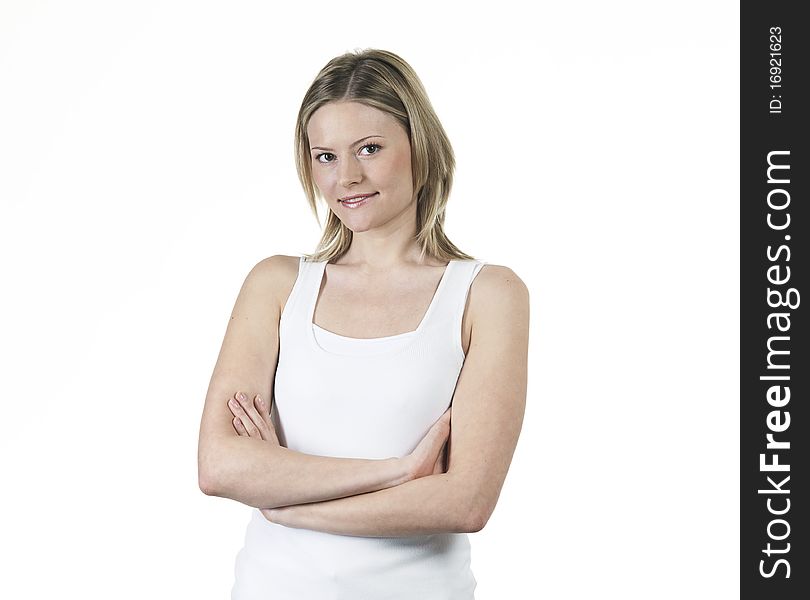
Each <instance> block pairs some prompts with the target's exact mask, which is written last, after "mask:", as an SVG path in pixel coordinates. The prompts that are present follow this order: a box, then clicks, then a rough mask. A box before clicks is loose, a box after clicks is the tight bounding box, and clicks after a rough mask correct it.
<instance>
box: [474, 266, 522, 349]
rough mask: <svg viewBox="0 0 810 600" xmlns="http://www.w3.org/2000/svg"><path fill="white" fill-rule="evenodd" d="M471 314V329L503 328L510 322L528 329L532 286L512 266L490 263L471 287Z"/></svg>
mask: <svg viewBox="0 0 810 600" xmlns="http://www.w3.org/2000/svg"><path fill="white" fill-rule="evenodd" d="M469 296H470V298H469V302H470V305H469V315H470V322H471V329H472V331H473V332H475V331H478V332H479V333H480V332H482V331H484V330H485V329H493V330H497V329H500V330H503V327H504V326H505V325H507V323H508V324H509V326H510V327H513V328H517V329H524V330H525V329H528V325H529V289H528V288H527V287H526V284H525V283H524V282H523V280H522V279H521V278H520V277H519V276H518V275H517V273H515V272H514V271H513V270H512V269H510V268H509V267H506V266H503V265H493V264H486V265H484V266H483V267H481V271H480V272H479V273H478V275H477V276H476V277H475V279H474V280H473V282H472V285H471V286H470V294H469Z"/></svg>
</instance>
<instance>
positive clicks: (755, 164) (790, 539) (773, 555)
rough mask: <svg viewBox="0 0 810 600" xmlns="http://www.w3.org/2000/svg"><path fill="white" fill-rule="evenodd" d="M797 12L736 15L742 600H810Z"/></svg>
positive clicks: (804, 72) (769, 6)
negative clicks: (738, 46)
mask: <svg viewBox="0 0 810 600" xmlns="http://www.w3.org/2000/svg"><path fill="white" fill-rule="evenodd" d="M799 6H800V4H799V3H798V2H795V3H787V2H770V3H769V2H757V3H753V2H751V3H745V2H743V3H742V5H741V14H740V16H741V35H740V44H741V55H740V58H741V60H740V152H741V156H740V167H741V170H740V184H741V188H740V196H741V198H740V200H741V207H740V228H741V230H740V234H741V237H740V242H741V243H740V246H741V247H740V353H741V355H740V457H741V458H740V584H741V585H740V590H741V598H742V599H743V600H746V599H748V598H750V599H752V600H753V599H757V600H759V599H768V600H792V599H797V600H798V599H799V598H801V599H803V600H804V599H805V598H810V585H809V584H808V571H810V553H808V545H809V544H810V536H808V533H807V513H808V512H810V503H808V501H807V495H806V491H805V490H806V489H807V487H808V486H807V482H808V469H807V465H808V460H810V459H808V456H810V450H809V449H808V446H809V445H810V428H809V427H808V410H807V405H808V403H810V394H808V385H807V381H808V378H809V377H810V362H808V360H807V340H808V327H807V318H806V315H805V313H806V312H807V311H806V309H804V307H803V306H802V302H801V294H802V292H804V291H806V290H807V287H806V286H805V285H804V284H805V282H806V279H807V273H808V271H809V270H810V268H808V263H807V232H808V217H807V204H808V203H810V195H808V192H810V187H808V184H807V182H808V180H809V179H810V170H809V169H808V162H807V145H808V143H810V142H808V128H807V119H806V118H805V114H804V113H805V112H806V111H808V110H810V101H808V94H807V82H806V81H805V80H806V79H807V76H808V73H810V70H808V67H810V65H809V64H808V44H807V41H806V40H808V39H810V32H808V29H810V23H808V22H806V21H802V20H801V19H800V18H799V14H798V7H799ZM805 8H806V7H805ZM768 436H770V438H769V437H768ZM769 439H770V440H772V442H773V443H772V444H771V447H770V448H769V447H768V444H769Z"/></svg>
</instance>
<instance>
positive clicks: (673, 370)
mask: <svg viewBox="0 0 810 600" xmlns="http://www.w3.org/2000/svg"><path fill="white" fill-rule="evenodd" d="M366 47H378V48H384V49H388V50H391V51H393V52H395V53H397V54H399V55H400V56H402V57H403V58H405V60H407V61H408V62H409V63H410V64H411V65H412V66H413V67H414V69H415V70H416V72H417V73H418V74H419V76H420V77H421V79H422V81H423V83H424V84H425V87H426V89H427V91H428V93H429V95H430V98H431V101H432V103H433V105H434V108H435V109H436V112H437V113H438V115H439V117H440V119H441V120H442V122H443V124H444V126H445V128H446V130H447V132H448V134H449V136H450V139H451V141H452V143H453V145H454V148H455V151H456V155H457V161H458V169H457V173H456V184H455V187H454V189H453V193H452V196H451V201H450V204H449V208H448V217H447V229H448V232H449V235H450V237H451V239H452V240H453V241H454V242H455V243H456V244H457V245H459V247H461V248H462V249H463V250H465V251H467V252H469V253H471V254H473V255H474V256H476V257H478V258H481V259H483V260H486V261H487V262H490V263H495V264H502V265H506V266H509V267H510V268H512V269H513V270H514V271H515V272H516V273H517V274H518V275H519V276H520V277H521V278H522V279H523V281H524V282H525V283H526V284H527V286H528V287H529V290H530V294H531V301H532V306H531V339H530V376H529V389H528V401H527V409H526V417H525V422H524V427H523V431H522V434H521V438H520V442H519V444H518V448H517V451H516V453H515V457H514V461H513V463H512V467H511V469H510V472H509V475H508V477H507V480H506V484H505V486H504V489H503V492H502V494H501V498H500V501H499V503H498V506H497V508H496V511H495V513H494V515H493V516H492V518H491V520H490V521H489V523H488V525H487V526H486V528H485V529H484V530H483V531H481V532H480V533H477V534H472V535H471V536H470V539H471V543H472V545H473V565H472V567H473V571H474V574H475V576H476V578H477V580H478V589H477V591H476V598H477V599H478V600H499V599H503V598H539V599H545V598H548V599H552V598H553V599H554V600H563V599H585V598H603V597H615V598H623V599H636V598H637V599H645V600H646V599H648V598H656V599H657V600H663V599H669V598H672V599H679V600H680V599H682V598H684V597H690V598H706V599H712V600H717V599H726V598H737V597H738V595H739V565H738V561H739V532H738V526H739V492H738V485H739V458H738V449H739V448H738V447H739V409H738V395H739V366H738V350H739V331H738V329H739V206H738V202H739V166H738V164H739V163H738V155H739V7H738V4H737V3H735V2H706V1H701V2H680V3H655V2H598V1H593V2H543V3H536V2H514V1H500V2H497V3H494V4H487V5H481V6H477V5H475V4H470V3H468V2H464V3H462V2H454V3H448V2H436V1H431V2H419V1H409V2H407V3H377V2H374V3H360V4H357V3H338V2H334V1H332V2H322V1H311V0H310V1H307V2H305V3H301V4H300V5H297V6H296V7H293V6H292V4H290V5H289V6H286V7H284V8H283V9H282V8H280V7H279V6H277V5H274V4H271V3H270V2H228V3H226V2H200V1H195V2H191V1H166V0H163V1H160V2H158V1H144V0H141V1H140V2H108V1H101V0H99V1H95V2H91V1H87V0H82V1H74V2H70V3H67V2H47V1H39V2H34V1H19V0H15V1H9V0H3V2H2V4H0V199H2V219H1V220H0V261H2V265H1V266H2V296H1V297H0V303H2V306H0V309H1V310H2V335H0V338H1V339H0V360H2V363H0V365H2V390H3V399H2V402H3V407H2V414H3V417H2V425H0V427H2V430H1V431H0V456H1V457H2V458H0V461H2V476H1V478H0V485H2V487H3V490H2V510H1V511H0V531H2V536H0V537H2V541H1V542H0V564H2V565H3V569H2V571H3V574H2V575H1V576H0V596H2V597H4V598H15V599H21V598H57V597H65V596H68V595H72V594H73V593H76V594H77V595H79V594H80V595H81V597H83V598H110V597H114V598H121V599H126V598H138V599H141V598H147V597H149V598H170V597H178V598H200V599H202V598H226V597H228V595H229V591H230V586H231V584H232V577H233V561H234V558H235V555H236V553H237V551H238V549H239V548H240V547H241V544H242V541H243V535H244V527H245V525H246V524H247V520H248V518H249V515H250V510H251V509H250V508H248V507H246V506H245V505H242V504H239V503H237V502H234V501H231V500H226V499H222V498H212V497H208V496H205V495H204V494H203V493H202V492H200V490H199V488H198V487H197V465H196V452H197V436H198V428H199V421H200V416H201V411H202V406H203V401H204V396H205V392H206V389H207V385H208V381H209V378H210V375H211V371H212V369H213V366H214V362H215V360H216V356H217V353H218V352H219V346H220V343H221V341H222V336H223V334H224V332H225V326H226V324H227V320H228V317H229V315H230V310H231V308H232V306H233V301H234V300H235V298H236V294H237V292H238V291H239V287H240V285H241V283H242V281H243V279H244V276H245V275H246V274H247V272H248V271H249V270H250V268H251V267H252V266H253V265H254V264H255V263H256V262H258V261H259V260H261V259H262V258H264V257H266V256H270V255H273V254H288V255H295V254H299V253H302V252H310V251H312V250H314V247H315V244H316V242H317V240H318V237H319V226H318V224H317V222H316V220H315V218H314V216H313V215H312V214H311V213H310V212H309V209H308V207H307V205H306V203H305V199H304V195H303V192H302V191H301V189H300V187H299V184H298V180H297V177H296V173H295V166H294V162H293V154H292V148H293V145H292V144H293V127H294V123H295V116H296V113H297V111H298V107H299V105H300V102H301V99H302V97H303V94H304V92H305V90H306V88H307V87H308V85H309V84H310V82H311V81H312V79H313V78H314V77H315V75H316V74H317V72H318V70H319V69H320V68H321V67H322V66H323V65H324V64H325V63H326V62H327V61H328V60H329V59H331V58H332V57H334V56H336V55H338V54H341V53H343V52H345V51H349V50H352V49H355V48H366Z"/></svg>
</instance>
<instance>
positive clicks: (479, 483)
mask: <svg viewBox="0 0 810 600" xmlns="http://www.w3.org/2000/svg"><path fill="white" fill-rule="evenodd" d="M469 301H470V306H469V314H470V318H471V319H472V323H473V330H472V338H471V342H470V348H469V350H468V352H467V356H466V359H465V361H464V366H463V368H462V370H461V374H460V375H459V380H458V383H457V384H456V391H455V394H454V396H453V409H452V418H451V434H450V456H449V466H448V471H447V473H444V474H438V475H431V476H429V477H423V478H421V479H417V480H415V481H409V482H407V483H403V484H402V485H398V486H396V487H392V488H389V489H385V490H381V491H377V492H373V493H368V494H361V495H359V496H352V497H349V498H341V499H339V500H329V501H326V502H316V503H311V504H300V505H297V506H287V507H283V508H278V509H272V510H267V511H262V512H263V514H264V515H265V517H266V518H268V520H270V521H272V522H275V523H279V524H281V525H286V526H288V527H296V528H303V529H314V530H317V531H325V532H329V533H338V534H343V535H358V536H372V537H373V536H382V537H399V536H411V535H423V534H431V533H441V532H475V531H480V530H481V529H483V527H484V526H485V525H486V523H487V521H488V520H489V517H490V515H491V514H492V512H493V510H494V508H495V504H496V502H497V500H498V496H499V495H500V491H501V488H502V486H503V482H504V480H505V478H506V473H507V471H508V469H509V464H510V463H511V460H512V455H513V454H514V450H515V447H516V445H517V440H518V436H519V435H520V429H521V427H522V424H523V414H524V408H525V404H526V387H527V370H528V369H527V363H528V334H529V294H528V290H527V289H526V286H525V285H524V283H523V282H522V281H521V280H520V279H519V278H518V277H517V275H515V274H514V273H513V272H512V271H511V270H510V269H508V268H506V267H499V266H495V265H488V266H485V267H484V268H483V269H482V272H481V273H480V274H479V275H478V277H477V278H476V279H475V281H474V282H473V286H472V288H471V290H470V300H469Z"/></svg>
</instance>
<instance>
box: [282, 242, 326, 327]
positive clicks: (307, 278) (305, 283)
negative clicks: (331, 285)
mask: <svg viewBox="0 0 810 600" xmlns="http://www.w3.org/2000/svg"><path fill="white" fill-rule="evenodd" d="M325 266H326V261H323V262H313V261H308V260H306V257H305V256H303V255H301V256H300V257H299V259H298V277H297V278H296V280H295V284H294V285H293V288H292V290H291V291H290V295H289V297H288V298H287V303H286V304H285V306H284V310H283V311H282V313H281V322H280V327H281V328H282V329H283V328H286V327H287V326H288V325H292V328H293V329H292V331H293V332H296V334H297V335H300V334H298V332H301V331H306V329H302V326H309V323H307V321H308V320H309V319H310V315H311V313H312V308H313V304H314V303H315V300H316V298H317V294H318V289H319V288H320V285H321V281H322V276H323V269H324V268H325ZM316 286H317V287H316Z"/></svg>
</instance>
